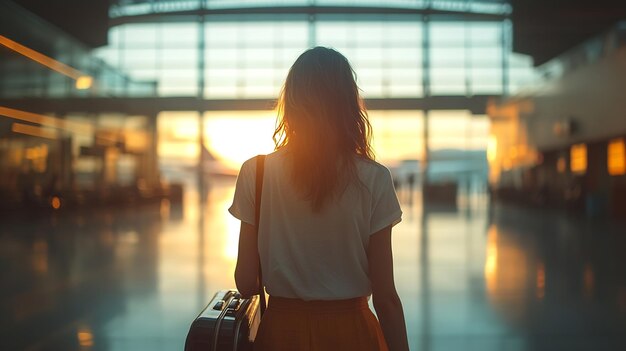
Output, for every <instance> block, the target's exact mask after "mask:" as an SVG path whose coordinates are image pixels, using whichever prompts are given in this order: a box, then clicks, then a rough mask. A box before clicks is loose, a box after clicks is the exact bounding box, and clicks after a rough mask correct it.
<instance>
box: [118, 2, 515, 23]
mask: <svg viewBox="0 0 626 351" xmlns="http://www.w3.org/2000/svg"><path fill="white" fill-rule="evenodd" d="M290 15H291V16H298V15H302V16H310V15H349V16H350V20H354V19H358V18H359V17H361V18H363V19H365V20H375V19H380V18H384V19H385V20H398V21H402V20H404V21H406V20H410V18H407V15H415V16H416V17H417V16H431V17H435V18H437V20H444V21H445V20H450V21H459V20H464V21H502V20H504V19H507V18H509V17H510V14H487V13H476V12H462V11H446V10H436V9H430V8H425V9H413V8H393V7H369V6H278V7H248V8H226V9H196V10H189V11H173V12H154V13H148V14H139V15H129V16H119V17H114V18H111V19H110V22H109V23H110V25H111V26H117V25H121V24H127V23H158V22H189V21H190V18H192V19H195V18H197V17H198V16H207V18H208V20H209V21H229V20H238V21H239V20H244V21H246V20H247V21H276V20H278V19H281V18H285V17H287V18H288V17H289V16H290ZM394 15H397V16H394ZM229 18H231V19H229ZM326 20H333V18H332V17H329V18H326ZM336 20H341V18H339V17H337V18H336Z"/></svg>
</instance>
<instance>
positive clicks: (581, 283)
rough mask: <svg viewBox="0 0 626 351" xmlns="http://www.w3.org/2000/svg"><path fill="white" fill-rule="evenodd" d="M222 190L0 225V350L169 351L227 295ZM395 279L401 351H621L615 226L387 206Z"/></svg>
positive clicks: (490, 210) (625, 338) (621, 229)
mask: <svg viewBox="0 0 626 351" xmlns="http://www.w3.org/2000/svg"><path fill="white" fill-rule="evenodd" d="M233 185H234V181H233V180H231V179H228V180H225V179H221V180H214V181H212V185H211V189H210V191H209V193H208V196H207V198H206V199H205V205H204V206H200V205H199V204H200V199H199V198H198V196H197V195H194V193H189V194H186V195H187V196H186V197H185V200H184V204H183V206H173V205H170V204H169V203H167V202H162V203H161V204H155V205H152V206H144V207H140V208H133V209H111V210H101V211H98V212H90V211H84V212H81V213H79V214H73V215H71V216H70V215H59V216H53V217H50V216H45V217H33V216H24V217H22V218H15V217H14V218H5V217H3V218H2V225H1V226H0V278H1V280H2V285H1V288H0V316H1V317H0V329H1V330H2V331H1V332H0V350H181V349H182V347H183V342H184V338H185V335H186V332H187V328H188V327H189V323H190V322H191V320H192V319H193V318H194V317H195V316H196V314H197V313H198V312H199V311H200V309H201V308H202V307H203V306H204V304H206V303H207V302H208V300H209V298H210V297H211V296H212V295H213V293H214V292H215V291H216V290H218V289H222V288H227V287H232V286H234V282H233V278H232V272H233V268H234V263H235V259H236V250H237V235H238V228H239V223H238V221H237V220H235V219H234V218H232V217H230V216H229V215H228V214H227V212H226V209H227V207H228V206H229V204H230V201H231V197H232V193H233ZM400 197H401V199H402V202H403V209H404V212H405V215H404V220H403V221H402V223H400V224H399V225H398V226H397V227H395V230H394V250H395V272H396V281H397V287H398V290H399V293H400V295H401V297H402V300H403V303H404V308H405V311H406V318H407V324H408V331H409V337H410V343H411V349H412V350H624V349H626V226H625V225H624V224H623V223H622V224H620V223H612V222H607V221H600V220H596V221H591V220H584V219H581V218H577V217H575V216H567V215H564V214H560V213H550V212H546V211H537V210H530V209H520V208H514V207H506V206H499V205H496V206H489V204H488V201H487V200H486V197H485V196H484V195H480V194H477V193H470V194H464V195H463V196H462V197H461V199H460V201H459V206H458V207H457V208H455V209H450V208H437V207H432V206H426V207H425V206H423V204H422V203H420V201H419V199H420V196H419V194H416V193H414V194H407V193H404V192H401V193H400Z"/></svg>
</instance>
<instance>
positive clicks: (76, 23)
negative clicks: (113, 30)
mask: <svg viewBox="0 0 626 351" xmlns="http://www.w3.org/2000/svg"><path fill="white" fill-rule="evenodd" d="M0 1H2V0H0ZM13 2H15V3H17V4H18V5H20V6H22V7H23V8H25V9H26V10H28V11H30V12H32V13H34V14H36V15H37V16H39V17H41V18H43V19H45V20H46V21H48V22H50V23H52V24H54V25H55V26H57V27H59V28H60V29H62V30H63V31H65V32H66V33H69V34H70V35H72V36H73V37H74V38H76V39H78V40H80V41H81V42H82V43H84V44H85V45H87V46H89V47H92V48H96V47H100V46H103V45H106V44H107V36H108V34H107V33H108V30H109V0H54V1H53V0H13Z"/></svg>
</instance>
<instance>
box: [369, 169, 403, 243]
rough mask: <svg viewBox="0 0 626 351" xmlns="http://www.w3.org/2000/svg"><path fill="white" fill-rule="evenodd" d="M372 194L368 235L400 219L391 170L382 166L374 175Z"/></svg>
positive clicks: (400, 214) (400, 213)
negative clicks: (377, 173) (376, 174)
mask: <svg viewBox="0 0 626 351" xmlns="http://www.w3.org/2000/svg"><path fill="white" fill-rule="evenodd" d="M372 195H373V199H372V217H371V220H370V235H371V234H374V233H376V232H378V231H380V230H381V229H384V228H386V227H388V226H390V225H391V226H394V225H396V224H398V223H400V221H401V220H402V210H401V209H400V203H399V202H398V196H397V195H396V191H395V189H394V187H393V180H392V179H391V172H389V170H388V169H387V168H383V170H381V171H380V172H379V175H378V176H377V177H376V183H375V185H374V189H373V192H372Z"/></svg>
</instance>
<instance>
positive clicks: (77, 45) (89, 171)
mask: <svg viewBox="0 0 626 351" xmlns="http://www.w3.org/2000/svg"><path fill="white" fill-rule="evenodd" d="M317 45H321V46H329V47H333V48H336V49H337V50H339V51H340V52H342V53H343V54H344V55H345V56H346V57H347V58H348V59H349V60H350V61H351V63H352V65H353V67H354V69H355V71H356V73H357V82H358V84H359V87H360V88H361V90H362V94H363V97H364V98H365V103H366V106H367V108H368V111H369V115H370V120H371V123H372V125H373V127H374V148H375V152H376V156H377V160H378V161H379V162H381V163H383V164H385V165H386V166H387V167H389V168H390V169H391V171H392V174H393V175H394V182H395V185H396V190H397V193H398V197H399V199H400V201H401V204H402V208H403V211H404V217H403V222H402V223H400V224H399V225H398V226H396V227H395V228H394V234H393V240H394V250H395V253H394V255H395V256H394V259H395V275H396V281H397V288H398V291H399V293H400V295H401V298H402V300H403V303H404V308H405V313H406V318H407V328H408V332H409V338H410V340H409V341H410V345H411V349H412V350H624V349H626V254H625V253H626V222H625V219H626V146H625V144H626V143H625V141H626V115H625V114H624V111H626V96H625V95H624V92H625V91H626V6H625V5H624V4H623V3H621V2H620V1H611V0H596V1H588V0H569V1H552V2H547V1H541V0H387V1H382V0H381V1H377V0H362V1H357V0H352V1H351V0H277V1H263V0H228V1H226V0H179V1H175V0H117V1H116V0H89V1H83V0H64V1H61V0H59V1H45V0H14V1H8V0H1V1H0V281H1V285H0V330H1V331H0V349H2V350H180V349H182V348H183V344H184V339H185V336H186V333H187V330H188V328H189V325H190V323H191V321H192V320H193V319H194V318H195V317H196V316H197V314H198V313H199V312H200V311H201V310H202V308H203V307H204V306H205V305H206V304H207V303H208V302H209V300H210V298H211V297H212V296H213V294H214V293H215V292H216V291H217V290H220V289H225V288H230V287H233V286H234V280H233V270H234V264H235V260H236V254H237V240H238V231H239V222H238V221H237V220H236V219H234V218H233V217H231V216H230V215H229V214H228V213H227V211H226V209H227V208H228V207H229V206H230V203H231V201H232V195H233V190H234V183H235V179H236V176H237V172H238V170H239V167H240V165H241V164H242V162H243V161H245V160H246V159H248V158H250V157H253V156H255V155H256V154H260V153H269V152H271V151H272V150H273V142H272V138H271V137H272V133H273V130H274V127H275V117H276V112H275V110H274V104H275V99H276V97H277V95H278V93H279V91H280V88H281V85H282V84H283V81H284V79H285V78H286V75H287V71H288V69H289V67H290V66H291V64H292V63H293V62H294V61H295V59H296V58H297V57H298V55H299V54H300V53H302V52H303V51H304V50H306V49H307V48H310V47H313V46H317ZM320 142H323V141H320Z"/></svg>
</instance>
